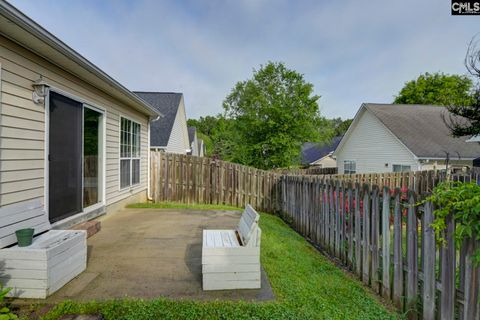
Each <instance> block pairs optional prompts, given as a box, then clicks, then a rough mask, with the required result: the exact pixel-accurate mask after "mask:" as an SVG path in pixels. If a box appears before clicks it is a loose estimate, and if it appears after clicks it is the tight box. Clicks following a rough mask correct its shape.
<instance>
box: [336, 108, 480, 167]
mask: <svg viewBox="0 0 480 320" xmlns="http://www.w3.org/2000/svg"><path fill="white" fill-rule="evenodd" d="M447 113H448V111H447V109H446V108H445V107H440V106H427V105H399V104H374V103H365V104H362V106H361V107H360V109H359V110H358V112H357V114H356V115H355V118H354V120H353V122H352V124H351V125H350V127H349V129H348V130H347V132H346V134H345V135H344V137H343V139H342V140H341V142H340V144H339V145H338V147H337V149H336V150H335V152H334V156H335V157H336V159H337V165H338V171H339V173H368V172H399V171H415V170H428V169H433V168H437V169H445V168H446V166H447V163H448V166H449V168H452V167H453V168H463V167H471V166H472V162H473V159H475V158H478V156H479V155H480V145H478V144H472V143H467V142H466V141H465V139H464V138H454V137H452V136H451V135H450V130H449V129H448V127H447V126H446V125H445V123H444V121H443V117H444V116H446V115H447ZM447 116H448V115H447ZM447 159H448V162H447Z"/></svg>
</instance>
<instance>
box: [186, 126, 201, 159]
mask: <svg viewBox="0 0 480 320" xmlns="http://www.w3.org/2000/svg"><path fill="white" fill-rule="evenodd" d="M188 141H189V143H190V152H189V153H188V154H191V155H192V156H197V157H198V155H199V150H198V138H197V128H195V127H188Z"/></svg>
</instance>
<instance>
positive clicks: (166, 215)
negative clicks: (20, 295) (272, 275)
mask: <svg viewBox="0 0 480 320" xmlns="http://www.w3.org/2000/svg"><path fill="white" fill-rule="evenodd" d="M239 219H240V213H239V212H233V211H198V210H183V209H178V210H177V209H125V210H122V211H119V212H118V213H115V214H113V215H109V216H106V217H104V218H103V219H102V230H101V231H100V232H99V233H97V234H96V235H94V236H93V237H91V238H89V239H88V262H87V270H86V271H85V272H83V273H82V274H81V275H79V276H78V277H77V278H75V279H73V280H72V281H71V282H70V283H68V284H67V285H66V286H65V287H63V288H62V289H60V290H59V291H57V292H56V293H55V294H53V295H52V296H50V297H49V298H48V299H47V300H46V301H45V300H44V301H43V302H46V303H54V302H59V301H62V300H65V299H71V300H76V301H90V300H106V299H115V298H126V297H129V298H144V299H150V298H156V297H169V298H175V299H194V300H212V299H222V300H240V299H241V300H256V301H262V300H271V299H274V295H273V292H272V288H271V286H270V283H269V281H268V279H267V276H266V273H265V272H264V271H263V270H262V289H258V290H232V291H203V290H202V274H201V271H202V266H201V260H202V230H203V229H231V228H234V227H235V225H236V224H237V223H238V220H239ZM29 302H31V300H29Z"/></svg>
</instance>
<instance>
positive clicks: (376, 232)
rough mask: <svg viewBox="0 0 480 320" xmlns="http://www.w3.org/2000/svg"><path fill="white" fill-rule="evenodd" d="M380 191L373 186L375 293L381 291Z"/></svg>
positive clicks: (372, 241)
mask: <svg viewBox="0 0 480 320" xmlns="http://www.w3.org/2000/svg"><path fill="white" fill-rule="evenodd" d="M379 202H380V200H379V192H378V187H377V186H373V192H372V220H371V221H372V226H371V234H372V239H371V248H372V276H371V277H372V284H371V285H372V288H373V290H374V291H375V293H379V283H378V266H379V257H378V238H379V230H378V228H379V224H380V212H379V211H380V210H379V206H380V205H379Z"/></svg>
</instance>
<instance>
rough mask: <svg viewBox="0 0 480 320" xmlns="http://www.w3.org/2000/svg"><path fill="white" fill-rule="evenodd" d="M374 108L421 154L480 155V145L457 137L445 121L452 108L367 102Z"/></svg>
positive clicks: (427, 156) (434, 156)
mask: <svg viewBox="0 0 480 320" xmlns="http://www.w3.org/2000/svg"><path fill="white" fill-rule="evenodd" d="M362 107H363V108H365V109H366V110H368V111H369V112H371V113H372V114H373V115H374V116H375V117H376V118H377V119H378V120H380V122H382V123H383V125H384V126H385V127H386V128H387V129H388V130H389V131H390V132H392V133H393V134H394V135H395V136H396V137H397V138H398V140H400V142H401V143H403V144H404V145H405V146H406V147H407V148H408V149H409V150H410V151H411V152H412V153H413V154H414V155H415V156H416V157H417V158H420V159H444V158H445V157H446V154H447V153H448V154H449V157H450V158H451V159H453V158H457V159H458V158H462V159H474V158H477V157H478V156H479V155H480V145H474V144H473V145H472V144H471V143H466V141H465V138H454V137H452V135H451V134H450V129H449V128H448V127H447V125H446V124H445V122H444V118H445V119H448V117H449V112H448V110H447V109H446V108H445V107H441V106H431V105H402V104H375V103H366V104H363V105H362Z"/></svg>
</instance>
